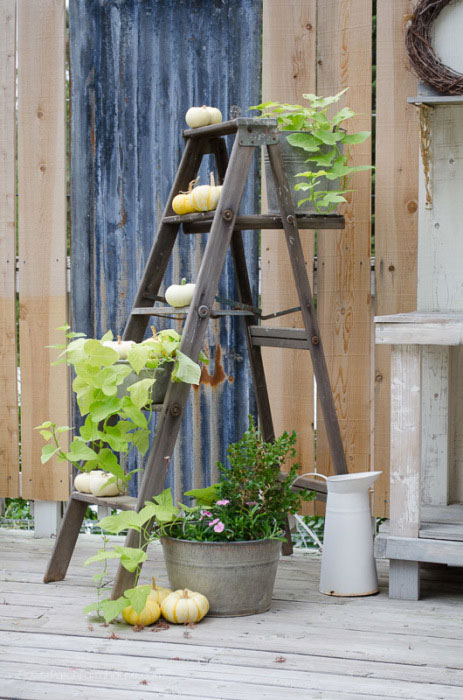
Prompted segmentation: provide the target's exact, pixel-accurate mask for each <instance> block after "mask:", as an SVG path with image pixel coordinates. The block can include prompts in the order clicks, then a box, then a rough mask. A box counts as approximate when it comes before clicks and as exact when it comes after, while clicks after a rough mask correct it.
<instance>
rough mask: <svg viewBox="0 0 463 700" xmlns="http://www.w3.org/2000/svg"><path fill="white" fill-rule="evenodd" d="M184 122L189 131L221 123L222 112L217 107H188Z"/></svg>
mask: <svg viewBox="0 0 463 700" xmlns="http://www.w3.org/2000/svg"><path fill="white" fill-rule="evenodd" d="M185 121H186V123H187V124H188V126H189V127H190V128H191V129H197V128H198V127H200V126H208V125H209V124H219V123H220V122H221V121H222V112H221V111H220V109H217V107H207V106H206V105H203V106H202V107H190V109H189V110H188V112H187V113H186V115H185Z"/></svg>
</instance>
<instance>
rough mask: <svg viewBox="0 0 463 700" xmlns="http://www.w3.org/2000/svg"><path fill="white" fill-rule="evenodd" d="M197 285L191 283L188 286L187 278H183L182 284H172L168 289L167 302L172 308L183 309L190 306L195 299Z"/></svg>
mask: <svg viewBox="0 0 463 700" xmlns="http://www.w3.org/2000/svg"><path fill="white" fill-rule="evenodd" d="M195 287H196V285H195V284H193V283H192V282H190V283H189V284H187V282H186V279H185V277H183V279H182V281H181V283H180V284H171V285H170V287H167V289H166V294H165V297H166V301H167V303H168V304H169V305H170V306H174V307H176V308H177V307H178V308H180V307H182V306H188V305H189V304H190V303H191V300H192V299H193V294H194V291H195Z"/></svg>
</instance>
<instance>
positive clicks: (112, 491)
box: [90, 470, 122, 497]
mask: <svg viewBox="0 0 463 700" xmlns="http://www.w3.org/2000/svg"><path fill="white" fill-rule="evenodd" d="M112 478H113V475H112V474H108V472H102V471H99V470H98V471H94V472H91V473H90V493H92V494H93V495H94V496H99V497H104V496H119V495H120V494H121V489H120V488H119V487H120V486H122V484H121V483H120V482H118V481H114V482H113V483H112V484H108V481H109V480H110V479H112Z"/></svg>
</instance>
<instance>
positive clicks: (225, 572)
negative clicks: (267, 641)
mask: <svg viewBox="0 0 463 700" xmlns="http://www.w3.org/2000/svg"><path fill="white" fill-rule="evenodd" d="M161 542H162V547H163V550H164V558H165V561H166V567H167V575H168V576H169V581H170V585H171V587H172V588H173V589H174V590H175V589H179V588H189V589H191V590H193V591H199V592H200V593H203V594H204V595H205V596H206V598H207V599H208V601H209V605H210V610H209V614H210V615H212V616H214V617H238V616H243V615H255V614H257V613H263V612H266V611H267V610H268V609H269V608H270V604H271V602H272V593H273V587H274V584H275V576H276V572H277V567H278V561H279V559H280V551H281V542H279V541H278V540H254V541H248V542H195V541H189V540H178V539H174V538H172V537H163V538H162V539H161Z"/></svg>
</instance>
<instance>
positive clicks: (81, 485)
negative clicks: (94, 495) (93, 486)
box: [74, 472, 93, 493]
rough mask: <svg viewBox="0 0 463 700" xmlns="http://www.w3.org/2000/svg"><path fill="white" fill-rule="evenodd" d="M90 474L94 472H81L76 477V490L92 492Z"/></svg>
mask: <svg viewBox="0 0 463 700" xmlns="http://www.w3.org/2000/svg"><path fill="white" fill-rule="evenodd" d="M90 474H93V472H81V473H80V474H77V476H76V478H75V479H74V488H75V490H76V491H80V493H91V491H90Z"/></svg>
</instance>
